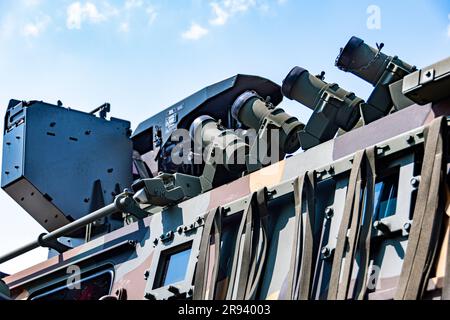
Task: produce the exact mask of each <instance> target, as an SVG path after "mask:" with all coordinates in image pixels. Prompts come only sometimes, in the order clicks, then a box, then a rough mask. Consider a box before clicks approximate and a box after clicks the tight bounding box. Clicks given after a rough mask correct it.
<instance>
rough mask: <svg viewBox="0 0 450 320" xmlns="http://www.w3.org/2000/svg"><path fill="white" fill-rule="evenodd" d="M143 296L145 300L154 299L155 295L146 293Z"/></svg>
mask: <svg viewBox="0 0 450 320" xmlns="http://www.w3.org/2000/svg"><path fill="white" fill-rule="evenodd" d="M144 297H145V299H147V300H156V296H155V295H154V294H151V293H146V294H145V296H144Z"/></svg>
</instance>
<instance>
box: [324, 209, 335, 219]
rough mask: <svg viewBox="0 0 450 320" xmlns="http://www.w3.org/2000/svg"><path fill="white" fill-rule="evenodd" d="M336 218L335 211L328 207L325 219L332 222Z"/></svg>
mask: <svg viewBox="0 0 450 320" xmlns="http://www.w3.org/2000/svg"><path fill="white" fill-rule="evenodd" d="M333 216H334V209H333V208H332V207H328V208H326V209H325V218H326V219H327V220H331V219H332V218H333Z"/></svg>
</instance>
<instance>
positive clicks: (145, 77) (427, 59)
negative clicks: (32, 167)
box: [0, 0, 450, 272]
mask: <svg viewBox="0 0 450 320" xmlns="http://www.w3.org/2000/svg"><path fill="white" fill-rule="evenodd" d="M371 5H375V6H377V7H378V8H379V9H380V17H381V27H380V28H379V29H369V28H368V26H367V20H368V18H369V14H368V12H367V10H368V8H369V6H371ZM352 35H357V36H359V37H361V38H363V39H365V40H366V42H368V43H370V44H374V43H375V42H384V43H385V45H386V46H385V49H384V51H385V52H386V53H389V54H391V55H399V56H400V58H402V59H403V60H405V61H407V62H409V63H411V64H414V65H417V66H419V67H424V66H426V65H429V64H431V63H434V62H436V61H438V60H441V59H443V58H446V57H447V56H449V53H450V1H448V0H434V1H433V0H414V1H410V0H397V1H392V0H391V1H387V0H371V1H366V0H361V1H354V0H341V1H337V0H324V1H302V0H214V1H208V0H166V1H164V0H132V1H130V0H129V1H126V0H89V1H84V0H82V1H73V0H62V1H54V0H14V1H13V0H11V1H8V0H2V1H0V114H1V115H2V116H3V114H4V112H5V110H6V106H7V103H8V101H9V99H11V98H16V99H21V100H44V101H47V102H52V103H55V102H56V101H57V100H62V101H63V102H64V103H65V105H66V106H70V107H72V108H76V109H80V110H84V111H90V110H92V109H94V108H95V107H96V106H99V105H101V104H102V103H104V102H106V101H108V102H110V103H111V104H112V111H113V112H112V114H113V115H114V116H115V117H118V118H124V119H127V120H130V121H131V122H132V124H133V128H135V127H136V126H137V125H138V124H139V122H141V121H143V120H145V119H146V118H148V117H150V116H151V115H153V114H155V113H157V112H158V111H160V110H162V109H164V108H165V107H168V106H169V105H172V104H173V103H175V102H177V101H179V100H180V99H182V98H184V97H186V96H188V95H190V94H191V93H193V92H195V91H197V90H199V89H201V88H203V87H204V86H207V85H209V84H211V83H214V82H217V81H220V80H223V79H225V78H228V77H230V76H232V75H235V74H237V73H246V74H255V75H260V76H264V77H267V78H270V79H272V80H274V81H276V82H278V83H281V81H282V80H283V78H284V77H285V76H286V74H287V73H288V72H289V70H290V69H291V68H292V67H293V66H295V65H300V66H302V67H305V68H307V69H309V70H310V71H311V72H312V73H320V71H322V70H324V71H326V72H327V75H326V78H327V80H328V81H331V82H338V83H339V84H340V85H341V86H342V87H344V88H346V89H348V90H352V91H354V92H355V93H356V94H357V95H359V96H361V97H362V98H367V97H368V95H369V94H370V90H371V87H370V85H368V84H366V83H364V82H363V81H362V80H360V79H357V78H356V77H354V76H352V75H350V74H345V73H343V72H341V71H339V70H337V69H336V68H335V67H334V60H335V57H336V56H337V54H338V52H339V48H340V47H342V46H343V45H345V43H346V42H347V41H348V39H349V38H350V37H351V36H352ZM284 105H285V108H286V109H287V110H288V111H289V112H290V113H292V114H294V115H296V116H298V117H299V118H300V119H302V120H303V121H306V120H307V119H308V116H309V112H308V111H307V110H305V108H304V107H302V106H301V105H298V104H296V103H292V102H290V101H286V102H285V103H284ZM0 141H1V138H0ZM0 221H2V222H1V224H0V253H4V252H7V251H9V250H11V249H13V248H14V247H17V246H19V245H20V244H23V243H26V242H28V241H31V240H34V239H35V237H36V236H37V235H39V234H40V233H41V232H43V230H42V229H41V228H40V226H39V225H38V224H37V223H35V222H34V220H32V219H31V218H30V217H29V216H28V215H27V214H26V213H25V212H24V211H23V210H22V209H21V208H20V207H19V206H18V205H16V204H15V203H14V201H12V200H10V199H9V198H8V197H7V196H6V194H4V193H3V192H0ZM44 256H45V251H43V250H36V251H35V252H33V253H31V254H29V255H27V256H24V257H22V258H20V259H17V260H16V261H14V262H13V263H9V264H6V265H2V266H0V270H2V271H8V272H13V271H17V270H20V269H23V268H24V267H26V266H29V265H30V264H33V262H35V261H37V260H36V259H40V260H42V259H43V257H44Z"/></svg>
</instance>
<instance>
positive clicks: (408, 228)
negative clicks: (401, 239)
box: [403, 222, 411, 233]
mask: <svg viewBox="0 0 450 320" xmlns="http://www.w3.org/2000/svg"><path fill="white" fill-rule="evenodd" d="M403 230H405V231H406V232H408V233H409V232H410V231H411V223H409V222H407V223H405V224H404V225H403Z"/></svg>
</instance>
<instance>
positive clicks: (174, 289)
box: [167, 286, 180, 295]
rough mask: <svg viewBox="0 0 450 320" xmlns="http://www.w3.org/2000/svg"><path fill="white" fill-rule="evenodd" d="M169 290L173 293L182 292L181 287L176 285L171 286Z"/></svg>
mask: <svg viewBox="0 0 450 320" xmlns="http://www.w3.org/2000/svg"><path fill="white" fill-rule="evenodd" d="M167 290H169V292H170V293H173V294H174V295H179V294H180V289H179V288H177V287H175V286H169V288H168V289H167Z"/></svg>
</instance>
